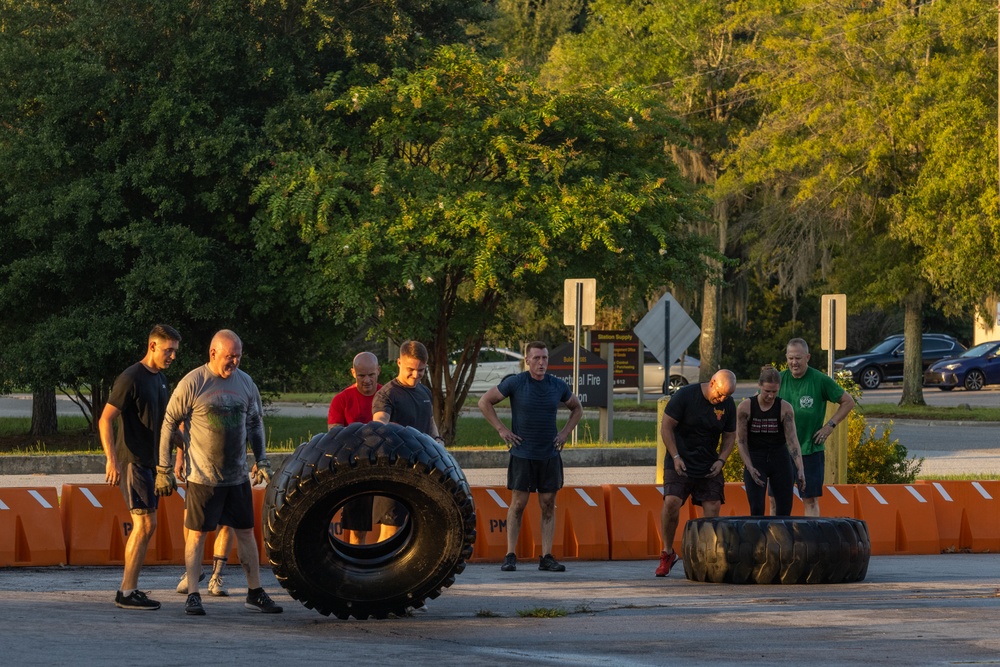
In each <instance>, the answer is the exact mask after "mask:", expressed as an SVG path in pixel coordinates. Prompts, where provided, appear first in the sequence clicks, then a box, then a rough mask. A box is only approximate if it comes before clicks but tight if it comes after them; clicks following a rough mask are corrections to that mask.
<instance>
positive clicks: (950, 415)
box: [861, 399, 1000, 422]
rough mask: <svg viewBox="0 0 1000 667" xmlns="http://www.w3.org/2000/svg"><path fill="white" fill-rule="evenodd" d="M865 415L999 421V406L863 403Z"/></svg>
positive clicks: (894, 417) (896, 417) (892, 417)
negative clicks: (961, 406)
mask: <svg viewBox="0 0 1000 667" xmlns="http://www.w3.org/2000/svg"><path fill="white" fill-rule="evenodd" d="M861 406H862V409H863V411H864V414H865V417H879V418H887V419H888V418H891V419H940V420H944V421H984V422H995V421H1000V408H982V407H963V408H960V407H943V406H936V405H907V406H900V405H896V404H895V403H865V402H864V400H863V399H862V404H861Z"/></svg>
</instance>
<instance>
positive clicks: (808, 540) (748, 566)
mask: <svg viewBox="0 0 1000 667" xmlns="http://www.w3.org/2000/svg"><path fill="white" fill-rule="evenodd" d="M682 550H683V564H684V575H685V576H686V577H687V578H688V579H690V580H691V581H707V582H713V583H729V584H840V583H850V582H856V581H862V580H864V578H865V575H866V574H867V573H868V561H869V559H870V558H871V540H870V539H869V537H868V526H867V524H865V522H864V521H860V520H858V519H848V518H841V517H829V518H827V517H816V518H813V517H759V516H755V517H724V518H723V517H716V518H710V519H694V520H692V521H688V522H687V524H686V525H685V527H684V537H683V547H682Z"/></svg>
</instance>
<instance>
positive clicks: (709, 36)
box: [542, 0, 763, 380]
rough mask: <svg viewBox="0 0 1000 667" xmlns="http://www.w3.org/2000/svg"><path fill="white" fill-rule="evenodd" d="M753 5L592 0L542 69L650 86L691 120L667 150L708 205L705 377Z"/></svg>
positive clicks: (715, 326) (712, 357) (717, 314)
mask: <svg viewBox="0 0 1000 667" xmlns="http://www.w3.org/2000/svg"><path fill="white" fill-rule="evenodd" d="M758 4H763V3H755V2H751V3H731V2H728V1H724V0H712V1H710V2H686V1H683V0H668V1H665V2H655V3H650V2H638V1H628V2H619V1H616V0H595V1H594V2H593V3H590V5H589V7H588V11H587V23H586V25H585V27H584V30H583V32H582V33H581V34H579V35H575V34H567V35H564V36H563V37H562V38H560V39H559V41H558V43H557V44H556V46H555V48H554V49H553V50H552V53H551V55H550V59H549V61H548V62H547V63H546V64H545V66H544V67H543V70H542V75H543V80H544V81H546V82H547V83H550V84H551V85H554V86H556V87H558V88H559V89H560V90H565V89H572V88H574V87H576V86H581V85H592V84H595V83H596V84H599V85H611V83H612V82H618V81H630V82H633V83H635V84H638V85H645V86H649V87H650V88H651V89H652V90H654V91H656V92H657V93H658V94H660V95H662V98H663V99H664V101H665V103H666V104H667V105H668V107H669V108H670V109H671V111H672V112H673V113H674V114H676V115H677V116H678V117H681V118H682V119H683V120H684V121H685V122H687V123H688V124H689V125H690V127H691V130H692V134H693V137H692V138H691V140H690V141H684V142H678V143H676V144H673V145H672V146H671V147H670V150H671V153H672V155H673V158H674V160H675V161H676V163H677V164H678V165H679V166H680V168H681V172H682V174H683V175H684V176H685V177H686V178H687V179H689V180H690V181H691V182H693V183H695V184H698V185H700V186H701V187H702V188H703V190H704V192H705V194H706V196H708V197H709V198H710V199H711V200H712V202H713V207H712V217H711V218H707V219H704V220H702V221H701V222H700V224H699V226H698V227H697V232H698V233H700V234H705V235H711V236H712V237H713V238H714V239H715V249H716V251H717V254H716V255H715V257H714V258H709V260H708V261H709V264H710V268H711V270H710V271H709V273H708V275H707V276H706V279H705V281H704V284H703V288H702V294H701V311H702V317H701V340H700V355H701V374H702V379H703V380H707V379H708V378H709V377H710V376H711V375H712V373H714V372H715V371H716V370H717V369H718V368H719V366H720V362H721V355H722V333H721V315H722V309H721V297H722V288H723V284H724V278H725V277H726V270H727V269H729V268H731V265H732V263H731V262H729V263H727V262H723V261H721V257H722V256H723V255H727V254H728V255H729V256H730V257H734V256H738V255H739V254H740V251H739V250H738V249H736V248H738V243H739V238H738V237H734V236H733V235H732V234H731V232H730V226H731V222H732V220H733V219H734V218H735V217H736V216H737V215H738V214H739V212H740V209H741V207H742V205H743V201H742V199H741V198H740V197H739V196H738V193H734V192H732V191H729V190H727V189H726V188H722V187H719V186H718V182H719V179H720V176H721V175H722V173H723V171H724V162H723V161H722V157H723V156H724V155H725V152H726V150H727V149H728V146H729V136H730V135H731V134H734V133H737V132H739V131H740V130H741V129H742V128H743V127H744V124H747V123H752V122H753V119H754V111H753V107H752V105H747V104H746V103H745V100H744V99H743V98H741V97H739V96H736V95H734V91H735V90H737V89H738V86H739V85H740V84H741V82H743V81H744V80H745V78H746V77H747V76H748V71H747V69H746V66H745V60H746V58H745V55H744V54H745V51H746V49H747V48H748V47H749V45H751V44H752V43H753V41H754V40H755V38H756V37H755V35H756V25H757V22H758V20H759V19H758V10H757V8H756V5H758Z"/></svg>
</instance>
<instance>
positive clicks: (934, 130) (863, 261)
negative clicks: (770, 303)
mask: <svg viewBox="0 0 1000 667" xmlns="http://www.w3.org/2000/svg"><path fill="white" fill-rule="evenodd" d="M793 10H794V11H793ZM991 11H993V10H992V9H990V8H989V5H987V4H985V3H983V2H979V1H978V0H966V1H965V2H955V3H936V4H933V3H925V2H885V3H866V4H864V5H860V6H856V5H853V4H847V5H842V6H838V7H836V8H831V7H825V6H824V7H822V8H820V7H805V6H804V7H802V8H798V7H790V8H789V11H788V12H787V13H786V14H783V15H782V16H781V17H780V18H781V20H780V21H779V22H778V23H776V24H775V27H774V30H773V32H772V33H771V34H770V35H769V36H768V38H767V39H764V40H761V42H760V44H759V46H758V48H756V49H755V50H754V51H753V52H752V54H751V55H752V57H753V59H754V61H755V63H756V65H755V66H756V67H757V68H758V69H759V71H760V72H761V74H760V75H759V77H758V78H756V79H755V80H754V81H753V82H752V84H751V85H752V86H753V87H754V89H755V91H756V92H755V95H756V96H757V97H758V98H759V100H760V103H761V105H762V107H763V115H762V118H761V122H760V124H759V125H758V126H757V127H756V128H754V129H753V131H749V132H747V133H746V134H745V136H743V137H741V139H740V141H739V148H738V150H737V151H736V152H735V154H734V156H733V165H734V166H735V167H736V169H737V171H738V172H739V173H740V174H741V176H742V178H743V180H744V183H746V184H749V185H750V186H752V187H754V188H756V189H757V190H766V191H769V192H772V193H776V196H777V197H778V198H780V199H782V200H783V201H784V203H785V204H786V210H787V211H789V213H790V215H789V219H790V220H792V221H793V222H798V223H808V224H811V225H812V226H813V227H816V228H817V229H818V236H819V237H821V238H826V239H836V238H838V237H839V239H840V240H839V242H835V243H833V244H831V245H830V246H828V247H830V248H833V249H835V250H836V252H837V253H838V255H839V257H838V258H837V259H836V260H835V262H834V264H833V265H832V268H833V270H834V273H833V275H832V277H831V280H832V281H833V282H834V283H840V284H842V285H847V286H849V287H850V288H851V292H850V293H851V295H852V307H857V306H862V307H864V306H868V305H874V306H883V307H887V306H896V305H898V304H901V305H902V307H903V309H904V311H905V317H904V334H905V336H906V350H907V353H908V354H907V361H906V366H905V369H904V382H903V396H902V399H901V401H900V402H901V404H919V403H923V395H922V389H921V374H922V373H921V371H922V368H921V355H920V350H921V335H920V334H921V330H922V314H923V309H924V307H925V304H927V303H928V300H929V299H932V298H934V297H935V296H936V297H939V298H940V297H945V296H947V297H948V298H949V299H955V297H956V296H957V297H958V298H957V299H956V300H955V301H953V303H954V304H955V305H956V306H957V307H961V306H962V305H963V304H969V303H972V302H973V301H974V299H973V298H971V297H972V294H971V292H973V291H974V290H977V289H982V288H983V287H985V286H986V285H987V284H989V279H988V278H987V277H986V276H987V275H988V274H989V273H991V272H992V275H994V276H995V269H996V267H995V266H992V267H990V268H987V270H986V271H982V270H980V269H981V268H982V267H977V268H976V269H973V270H970V271H969V273H968V274H967V276H963V275H962V274H960V273H958V272H955V271H954V270H953V267H952V266H951V265H948V266H947V270H946V271H942V267H941V265H940V261H941V259H942V255H950V254H951V252H952V249H954V248H955V247H956V246H962V245H964V244H965V243H966V241H965V240H964V239H962V240H959V239H956V238H955V236H956V235H955V234H954V233H952V232H953V231H954V230H955V229H956V228H957V227H963V228H964V229H969V228H975V229H976V232H975V233H974V234H971V235H970V236H973V237H974V238H976V239H977V241H978V242H981V243H983V245H984V246H985V249H987V250H988V249H993V248H996V233H995V230H996V213H995V208H996V207H995V201H996V199H995V193H994V191H995V188H994V187H993V185H994V183H995V175H994V179H993V180H994V183H991V184H990V185H988V186H986V187H985V188H984V187H983V186H981V185H972V184H968V185H965V186H964V187H962V188H958V189H957V190H955V191H954V192H952V191H950V190H949V191H946V189H945V187H944V186H945V184H946V183H949V182H951V183H954V181H953V180H951V179H953V178H954V177H955V176H956V175H957V174H952V175H950V176H946V175H945V173H946V172H948V171H949V170H951V169H952V166H951V164H950V163H949V161H950V160H952V159H953V158H955V157H956V156H955V153H956V152H962V151H968V152H969V153H970V154H972V156H973V157H972V158H971V159H970V161H968V162H966V161H965V160H962V161H961V162H960V164H962V165H963V166H965V168H966V170H965V172H964V174H962V176H961V177H962V180H963V181H964V180H965V178H968V177H970V176H972V177H979V178H981V175H982V174H981V170H980V169H981V168H980V169H976V168H974V167H973V165H974V164H975V163H976V162H977V161H978V162H979V163H980V164H982V163H985V162H992V163H993V164H995V162H996V160H995V153H994V150H995V144H996V142H995V141H992V142H990V141H982V136H981V134H980V135H979V136H978V137H977V136H974V134H973V133H972V132H970V128H969V125H968V121H967V120H966V119H964V118H960V116H962V115H963V114H964V109H965V106H962V109H963V112H962V114H958V113H957V111H956V107H955V106H954V102H953V101H955V100H957V101H964V102H967V103H970V104H972V107H973V108H974V109H979V108H982V107H991V106H992V101H991V100H992V97H993V96H994V94H995V91H994V90H993V89H994V88H995V68H994V69H993V72H994V73H993V74H992V75H990V74H984V73H985V72H989V71H990V70H991V68H988V67H984V66H983V63H982V60H983V58H985V57H986V48H984V47H986V45H988V44H990V42H989V38H987V37H986V35H987V34H988V30H989V28H988V25H989V23H988V20H989V15H990V12H991ZM994 13H995V12H994ZM955 30H958V32H959V34H960V35H961V36H960V37H958V38H955V37H952V34H953V31H955ZM972 35H975V36H976V37H975V38H973V39H970V37H971V36H972ZM993 45H995V42H994V43H993ZM991 78H992V79H993V85H992V86H988V85H986V82H987V81H988V80H989V79H991ZM953 115H955V116H959V118H952V116H953ZM986 115H987V114H985V113H984V112H982V111H979V112H977V115H976V117H977V118H979V119H980V121H981V120H982V119H983V117H984V116H986ZM979 128H980V130H981V131H985V132H986V133H987V134H992V133H993V132H995V127H994V125H993V123H990V124H988V125H987V126H986V127H983V126H982V125H979ZM942 137H949V138H948V139H947V140H942ZM957 138H962V139H964V143H962V144H960V145H959V146H957V147H956V146H955V140H956V139H957ZM990 155H992V156H993V158H994V159H993V160H992V161H991V160H989V156H990ZM976 156H978V157H976ZM946 165H947V166H946ZM987 189H988V190H989V191H990V193H989V194H987V193H986V190H987ZM953 197H954V200H955V204H954V205H953V204H952V199H953ZM927 204H933V205H934V207H935V209H934V211H933V214H931V212H930V210H929V208H928V206H927ZM990 207H992V209H991V208H990ZM942 210H945V211H948V212H947V213H946V214H944V216H940V213H941V211H942ZM991 211H992V212H991ZM970 213H971V215H972V221H971V223H970V222H964V223H959V222H958V219H959V218H963V219H964V218H965V217H966V216H968V215H970ZM941 217H943V221H942V222H939V218H941ZM949 228H950V231H949V233H944V234H942V233H941V232H942V231H944V229H949ZM799 238H800V239H804V238H806V236H805V235H801V236H799ZM803 249H804V244H802V243H791V244H788V245H787V246H786V248H785V252H786V253H787V256H789V257H791V256H794V255H795V253H797V252H801V251H803ZM990 254H991V256H995V255H993V254H992V253H990ZM962 261H963V262H964V261H965V260H964V259H963V260H962ZM970 268H971V267H970ZM945 273H947V274H948V277H944V276H943V274H945ZM994 280H995V279H994ZM994 284H995V283H994ZM985 294H986V293H984V292H979V293H978V295H977V297H978V298H979V299H981V298H982V297H983V296H985ZM853 297H858V298H853Z"/></svg>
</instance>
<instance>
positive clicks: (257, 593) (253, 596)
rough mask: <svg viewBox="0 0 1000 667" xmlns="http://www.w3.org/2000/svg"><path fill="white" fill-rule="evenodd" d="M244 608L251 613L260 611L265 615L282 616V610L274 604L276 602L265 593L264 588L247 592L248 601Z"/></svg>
mask: <svg viewBox="0 0 1000 667" xmlns="http://www.w3.org/2000/svg"><path fill="white" fill-rule="evenodd" d="M243 606H244V607H246V608H247V609H249V610H250V611H259V612H263V613H265V614H280V613H281V611H282V609H281V607H279V606H278V605H276V604H274V600H272V599H271V598H270V596H268V594H267V593H265V592H264V589H263V588H258V589H256V590H252V591H247V601H246V602H244V603H243Z"/></svg>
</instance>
